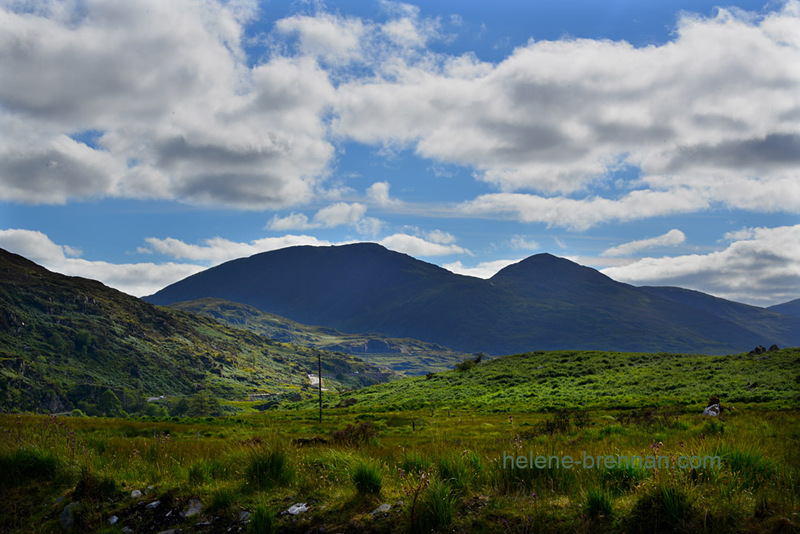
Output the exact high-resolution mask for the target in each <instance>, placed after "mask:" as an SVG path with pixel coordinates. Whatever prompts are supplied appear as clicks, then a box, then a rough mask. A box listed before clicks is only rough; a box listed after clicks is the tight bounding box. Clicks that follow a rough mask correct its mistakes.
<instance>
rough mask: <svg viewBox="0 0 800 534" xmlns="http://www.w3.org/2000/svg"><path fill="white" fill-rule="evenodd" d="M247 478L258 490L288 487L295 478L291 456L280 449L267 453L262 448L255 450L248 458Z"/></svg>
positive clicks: (267, 451)
mask: <svg viewBox="0 0 800 534" xmlns="http://www.w3.org/2000/svg"><path fill="white" fill-rule="evenodd" d="M245 478H246V479H247V481H248V482H249V483H250V484H251V486H252V487H253V488H254V489H257V490H264V489H270V488H272V487H274V486H286V485H288V484H289V483H290V482H291V481H292V478H293V473H292V470H291V467H290V465H289V455H288V454H287V453H286V451H284V450H283V449H278V448H273V449H270V450H266V451H265V450H263V449H262V448H260V447H258V448H255V449H253V451H252V452H251V453H250V455H249V458H248V462H247V468H246V469H245Z"/></svg>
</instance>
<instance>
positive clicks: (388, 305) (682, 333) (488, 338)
mask: <svg viewBox="0 0 800 534" xmlns="http://www.w3.org/2000/svg"><path fill="white" fill-rule="evenodd" d="M682 291H685V290H680V291H678V292H670V291H669V290H663V291H662V290H661V289H658V288H656V289H653V288H637V287H634V286H631V285H628V284H623V283H620V282H616V281H614V280H612V279H611V278H609V277H607V276H605V275H603V274H601V273H599V272H598V271H596V270H594V269H591V268H588V267H583V266H580V265H577V264H575V263H573V262H571V261H568V260H566V259H563V258H558V257H556V256H552V255H550V254H537V255H534V256H531V257H529V258H527V259H525V260H523V261H521V262H519V263H516V264H513V265H510V266H508V267H506V268H504V269H502V270H501V271H499V272H498V273H497V274H495V275H494V276H493V277H492V278H490V279H488V280H483V279H479V278H474V277H470V276H462V275H457V274H453V273H451V272H450V271H447V270H446V269H443V268H441V267H437V266H435V265H431V264H429V263H425V262H422V261H420V260H416V259H414V258H412V257H410V256H407V255H405V254H401V253H398V252H392V251H389V250H387V249H385V248H383V247H382V246H380V245H377V244H372V243H359V244H353V245H343V246H331V247H309V246H299V247H290V248H286V249H281V250H277V251H272V252H265V253H262V254H256V255H254V256H251V257H249V258H242V259H238V260H233V261H230V262H227V263H224V264H222V265H219V266H217V267H213V268H211V269H208V270H206V271H203V272H201V273H198V274H195V275H193V276H190V277H188V278H186V279H184V280H182V281H179V282H177V283H175V284H172V285H170V286H168V287H166V288H164V289H162V290H161V291H159V292H157V293H156V294H154V295H152V296H150V297H146V298H145V300H147V301H149V302H153V303H156V304H164V305H168V304H173V303H175V302H179V301H186V300H193V299H198V298H204V297H213V298H220V299H226V300H230V301H235V302H240V303H243V304H247V305H250V306H253V307H255V308H258V309H259V310H262V311H265V312H269V313H274V314H277V315H280V316H283V317H287V318H289V319H292V320H294V321H298V322H301V323H306V324H317V325H323V326H327V327H331V328H336V329H338V330H340V331H343V332H380V333H383V334H386V335H388V336H393V337H400V338H405V337H410V338H416V339H421V340H424V341H428V342H433V343H439V344H441V345H444V346H447V347H450V348H453V349H456V350H461V351H465V352H478V351H482V352H486V353H490V354H510V353H514V352H526V351H531V350H556V349H594V350H620V351H645V352H660V351H668V352H695V353H710V354H723V353H730V352H738V351H746V350H750V349H751V348H753V347H754V346H756V345H759V344H761V345H767V346H769V345H771V344H773V343H775V344H778V345H780V346H794V345H800V319H796V318H792V317H788V316H785V315H780V314H777V313H775V312H772V311H769V310H764V309H761V308H754V307H746V308H747V310H746V311H743V310H744V308H740V306H741V307H744V305H738V304H737V303H726V301H722V300H721V299H715V300H714V305H711V301H707V302H706V305H700V301H702V298H697V296H696V295H693V296H691V298H689V297H688V296H687V294H686V293H682ZM668 293H669V294H668ZM678 295H680V298H678ZM705 297H708V298H709V299H713V297H709V296H707V295H706V296H705ZM687 300H690V301H691V302H692V303H694V304H689V303H687ZM737 310H738V311H737Z"/></svg>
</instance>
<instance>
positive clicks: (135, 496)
mask: <svg viewBox="0 0 800 534" xmlns="http://www.w3.org/2000/svg"><path fill="white" fill-rule="evenodd" d="M141 496H142V492H141V491H139V490H133V491H132V492H131V499H138V498H139V497H141Z"/></svg>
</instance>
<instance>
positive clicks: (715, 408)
mask: <svg viewBox="0 0 800 534" xmlns="http://www.w3.org/2000/svg"><path fill="white" fill-rule="evenodd" d="M721 411H722V408H721V407H720V405H719V404H712V405H711V406H706V409H705V410H703V415H705V416H708V417H719V414H720V412H721Z"/></svg>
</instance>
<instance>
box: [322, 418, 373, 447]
mask: <svg viewBox="0 0 800 534" xmlns="http://www.w3.org/2000/svg"><path fill="white" fill-rule="evenodd" d="M377 437H378V429H377V428H376V427H375V424H374V423H372V422H371V421H363V422H361V423H358V424H353V425H347V427H345V428H343V429H342V430H337V431H335V432H334V433H333V440H334V441H335V442H336V443H338V444H340V445H347V446H350V447H354V446H359V445H364V444H366V443H369V442H370V441H373V440H374V439H375V438H377Z"/></svg>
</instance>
